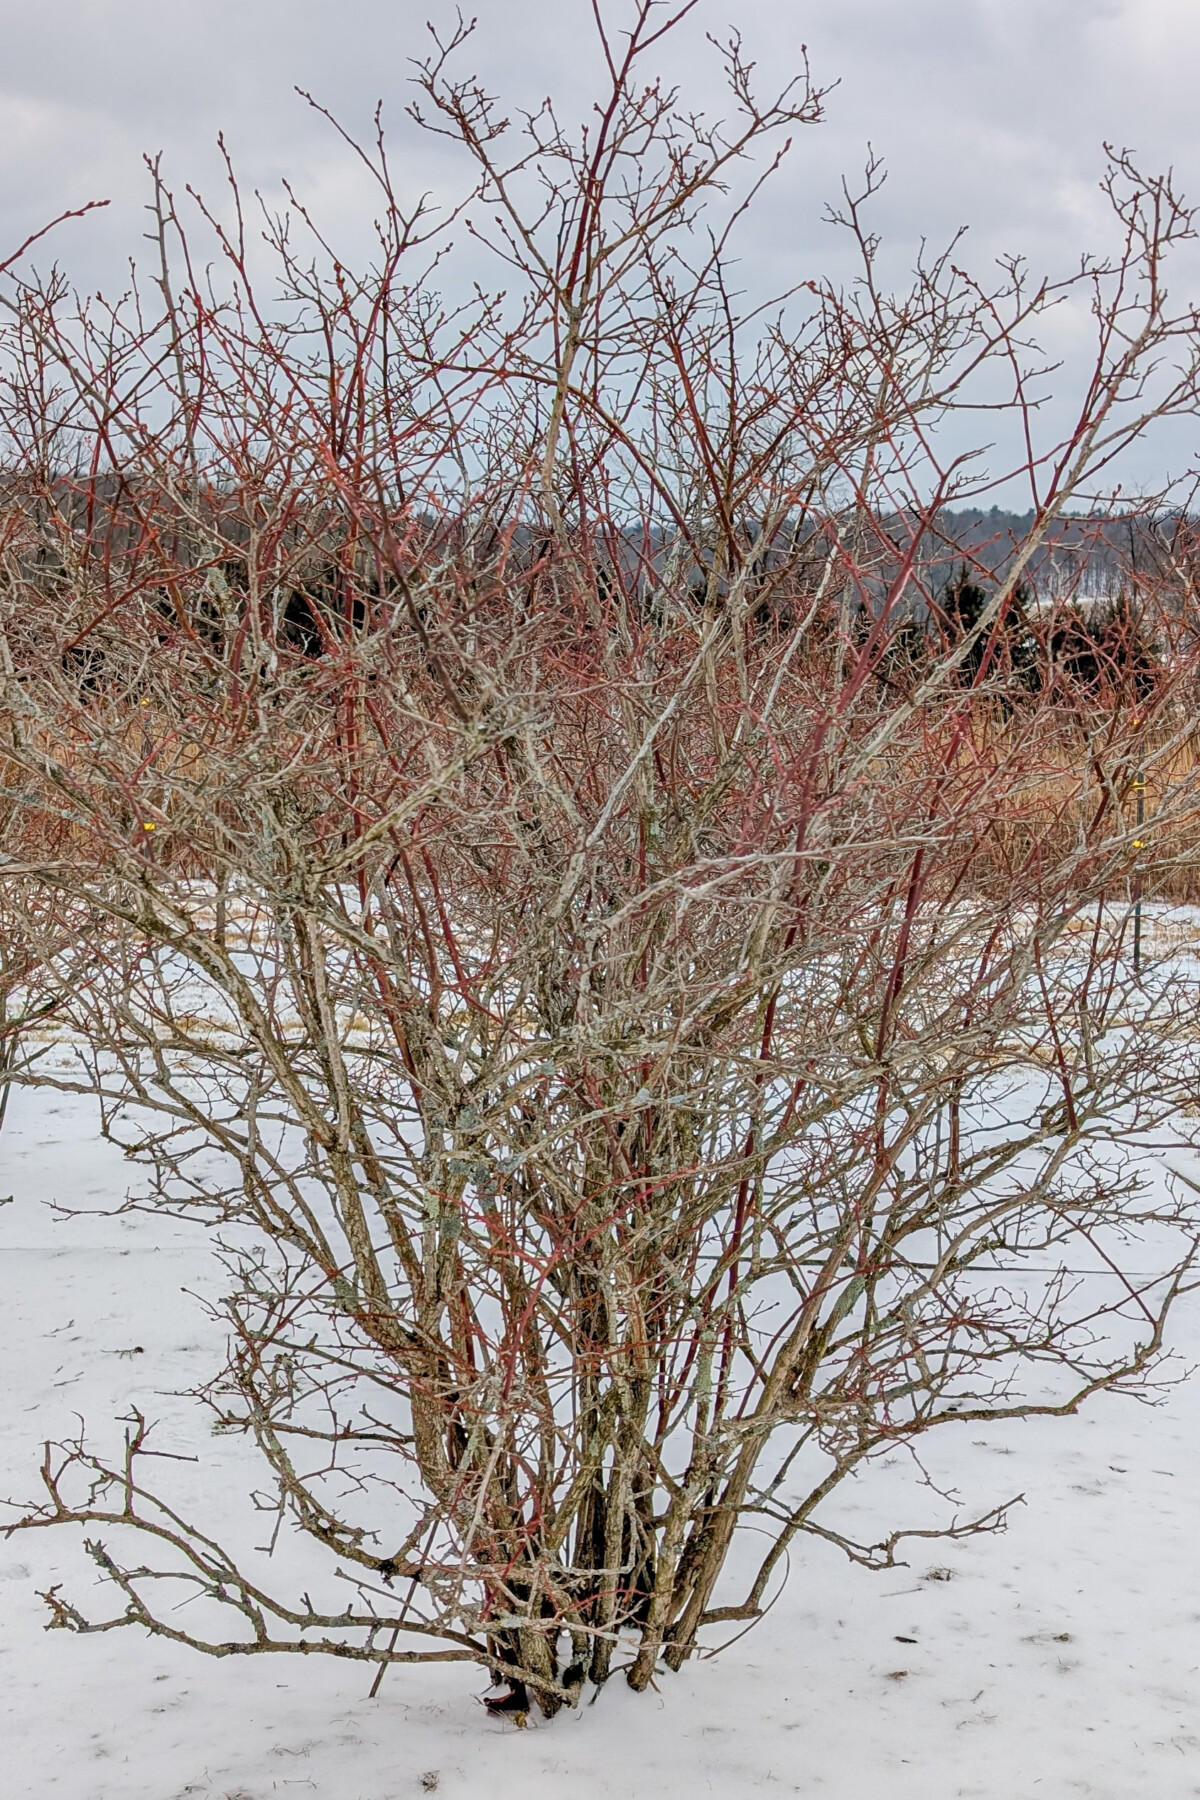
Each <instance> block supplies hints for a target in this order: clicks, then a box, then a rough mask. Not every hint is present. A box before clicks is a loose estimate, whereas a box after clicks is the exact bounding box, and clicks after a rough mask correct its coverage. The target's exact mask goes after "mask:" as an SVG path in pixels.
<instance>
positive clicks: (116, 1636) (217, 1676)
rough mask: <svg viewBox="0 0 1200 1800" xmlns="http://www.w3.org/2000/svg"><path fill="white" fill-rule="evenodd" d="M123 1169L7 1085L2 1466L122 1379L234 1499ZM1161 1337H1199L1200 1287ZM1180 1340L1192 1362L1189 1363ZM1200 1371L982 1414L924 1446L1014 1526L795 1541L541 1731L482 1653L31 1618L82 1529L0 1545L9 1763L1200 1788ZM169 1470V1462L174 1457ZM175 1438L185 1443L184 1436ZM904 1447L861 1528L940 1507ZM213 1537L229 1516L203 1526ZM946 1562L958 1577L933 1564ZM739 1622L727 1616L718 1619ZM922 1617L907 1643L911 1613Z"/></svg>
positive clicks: (70, 1776) (974, 1501)
mask: <svg viewBox="0 0 1200 1800" xmlns="http://www.w3.org/2000/svg"><path fill="white" fill-rule="evenodd" d="M128 1178H129V1171H128V1169H127V1167H126V1166H125V1165H124V1164H123V1162H122V1160H121V1158H120V1156H119V1154H118V1153H117V1152H116V1151H115V1150H113V1149H112V1148H111V1147H110V1146H107V1145H105V1144H104V1143H102V1142H101V1141H99V1140H98V1138H97V1135H96V1130H95V1123H94V1120H93V1117H92V1115H91V1113H90V1112H89V1110H88V1108H87V1107H86V1106H85V1105H83V1104H82V1103H80V1102H76V1101H72V1100H70V1099H64V1098H63V1097H60V1096H55V1095H54V1094H53V1093H40V1094H38V1093H25V1094H22V1093H14V1095H13V1097H12V1102H11V1107H10V1113H9V1120H8V1123H7V1125H6V1126H5V1129H4V1133H3V1135H2V1136H0V1196H3V1195H5V1194H8V1193H11V1194H12V1195H13V1200H12V1203H11V1204H9V1205H4V1206H0V1349H2V1355H3V1365H2V1366H3V1368H4V1370H5V1371H6V1375H7V1379H6V1381H5V1383H4V1386H3V1391H2V1392H0V1409H2V1418H3V1437H2V1443H3V1450H2V1453H0V1461H2V1463H3V1470H2V1473H0V1492H3V1493H5V1494H8V1495H10V1496H14V1497H18V1498H21V1499H26V1498H32V1497H33V1496H34V1494H35V1493H36V1488H37V1480H36V1474H37V1465H38V1461H39V1457H40V1444H41V1440H42V1438H43V1437H45V1436H48V1435H49V1436H60V1435H66V1434H69V1433H70V1432H71V1430H72V1429H73V1428H74V1426H75V1423H76V1419H77V1417H78V1416H85V1417H86V1418H87V1421H88V1425H89V1429H90V1432H91V1434H92V1435H93V1437H94V1438H95V1439H96V1441H97V1442H100V1443H108V1444H111V1443H113V1442H115V1441H117V1440H118V1438H119V1430H120V1427H119V1426H118V1425H116V1424H114V1421H115V1420H116V1419H118V1418H119V1416H120V1415H121V1414H123V1413H125V1412H127V1411H128V1408H129V1405H130V1403H131V1402H132V1403H136V1404H137V1405H139V1406H140V1407H141V1408H142V1409H143V1410H144V1411H145V1412H146V1413H147V1414H148V1415H149V1416H150V1417H152V1418H157V1419H159V1420H161V1421H162V1427H161V1432H162V1447H163V1448H168V1449H171V1450H173V1451H177V1452H182V1453H186V1452H188V1451H199V1452H200V1453H201V1454H202V1457H203V1462H202V1463H201V1464H198V1465H197V1466H196V1469H195V1474H194V1476H189V1477H188V1479H189V1481H190V1482H191V1483H192V1492H193V1493H194V1495H195V1505H194V1511H195V1514H196V1515H197V1517H204V1518H205V1519H206V1520H212V1521H214V1522H215V1523H216V1524H217V1525H218V1526H219V1525H221V1524H222V1521H224V1520H228V1522H229V1526H230V1530H231V1531H233V1532H235V1533H236V1532H237V1531H240V1530H242V1529H243V1528H244V1524H245V1518H246V1515H247V1512H248V1505H247V1501H246V1494H247V1492H248V1491H249V1489H250V1488H251V1487H252V1486H254V1484H255V1480H256V1470H255V1466H254V1459H253V1454H252V1452H249V1451H248V1450H247V1447H246V1446H245V1445H244V1444H242V1443H241V1442H239V1441H236V1440H229V1439H227V1438H212V1437H211V1436H210V1435H209V1431H208V1424H207V1417H206V1415H205V1414H204V1413H203V1412H202V1411H201V1409H200V1408H199V1407H198V1406H197V1405H196V1404H195V1403H194V1402H192V1401H190V1400H188V1399H187V1398H186V1397H181V1396H184V1395H185V1393H186V1390H187V1389H188V1388H189V1387H193V1386H195V1385H196V1384H197V1383H198V1382H199V1381H200V1380H201V1379H202V1377H203V1376H204V1375H205V1373H206V1372H207V1371H208V1369H209V1367H210V1366H211V1362H212V1359H213V1356H214V1351H215V1348H216V1344H215V1333H216V1331H217V1327H215V1326H214V1325H213V1323H212V1322H211V1321H210V1320H209V1319H208V1317H207V1316H206V1315H205V1312H204V1309H203V1306H202V1303H201V1299H200V1298H199V1297H198V1296H200V1295H202V1294H203V1292H204V1291H205V1289H206V1287H207V1288H208V1289H209V1290H210V1291H211V1289H212V1284H213V1282H214V1281H215V1279H216V1277H215V1274H214V1272H213V1270H212V1268H211V1265H210V1262H209V1256H208V1248H207V1245H206V1242H205V1240H204V1238H203V1236H202V1235H201V1236H199V1237H198V1238H197V1237H196V1236H194V1235H193V1234H191V1233H189V1231H188V1230H187V1229H186V1228H185V1227H183V1226H173V1225H169V1224H166V1223H164V1222H160V1221H156V1220H149V1219H142V1218H137V1219H131V1220H115V1219H112V1218H99V1217H97V1218H83V1219H80V1218H70V1219H58V1218H56V1217H55V1216H54V1215H53V1214H52V1212H51V1211H50V1208H49V1206H48V1204H47V1203H48V1202H52V1201H55V1200H59V1201H62V1202H64V1203H68V1204H70V1205H72V1206H89V1205H93V1206H95V1205H101V1204H105V1203H111V1202H113V1201H114V1200H117V1199H119V1198H120V1197H121V1196H122V1195H123V1194H124V1192H125V1190H126V1186H127V1182H128ZM1185 1307H1186V1308H1187V1309H1188V1310H1181V1311H1180V1313H1179V1314H1178V1315H1177V1320H1176V1327H1175V1340H1176V1348H1177V1349H1178V1351H1179V1353H1180V1356H1181V1358H1182V1363H1186V1362H1187V1360H1188V1359H1189V1357H1190V1358H1191V1359H1192V1360H1195V1361H1197V1362H1200V1306H1198V1304H1197V1302H1196V1301H1194V1300H1193V1301H1189V1302H1185ZM1181 1366H1182V1364H1181ZM1198 1427H1200V1377H1198V1378H1197V1379H1196V1380H1193V1381H1190V1382H1184V1383H1182V1384H1180V1385H1178V1386H1176V1387H1174V1388H1172V1389H1171V1390H1170V1391H1169V1392H1168V1393H1167V1395H1166V1397H1165V1399H1164V1400H1163V1402H1162V1404H1161V1405H1158V1406H1155V1407H1148V1406H1145V1405H1141V1404H1139V1403H1137V1402H1136V1401H1133V1400H1131V1399H1126V1398H1101V1399H1098V1400H1097V1401H1095V1402H1094V1403H1093V1404H1092V1405H1091V1406H1090V1407H1089V1408H1088V1409H1087V1410H1086V1411H1085V1412H1084V1413H1083V1415H1082V1416H1081V1417H1080V1418H1077V1419H1074V1420H1071V1419H1067V1420H1045V1419H1043V1420H1037V1421H1029V1422H1025V1423H1013V1424H1006V1425H1004V1426H996V1427H992V1428H989V1429H986V1430H981V1428H980V1427H979V1425H978V1424H964V1426H963V1427H962V1429H961V1431H958V1430H957V1429H956V1430H954V1431H946V1432H943V1433H942V1434H940V1437H939V1438H938V1439H930V1440H929V1442H928V1447H927V1450H923V1452H922V1454H923V1457H924V1459H925V1463H926V1468H927V1469H928V1471H929V1473H930V1475H931V1477H932V1478H934V1479H935V1480H936V1482H937V1484H938V1486H939V1487H941V1488H946V1487H952V1488H953V1489H954V1490H956V1491H957V1492H958V1493H961V1495H962V1497H963V1503H964V1505H970V1506H976V1507H981V1508H982V1507H986V1506H987V1505H991V1504H994V1503H996V1502H997V1501H1000V1500H1004V1499H1008V1498H1010V1497H1011V1496H1013V1495H1014V1494H1017V1493H1023V1494H1024V1496H1025V1502H1024V1504H1023V1505H1021V1506H1018V1507H1017V1508H1016V1509H1015V1510H1014V1512H1013V1514H1012V1517H1011V1522H1010V1526H1009V1529H1008V1531H1007V1533H1006V1534H1004V1535H1002V1536H988V1537H982V1538H975V1539H971V1540H968V1541H964V1542H957V1543H952V1544H946V1543H941V1542H937V1541H932V1542H923V1541H921V1540H919V1539H918V1540H915V1541H914V1542H913V1543H912V1544H911V1546H910V1548H909V1551H908V1553H907V1554H908V1558H909V1566H908V1567H906V1568H900V1569H895V1570H892V1571H889V1572H887V1573H884V1574H871V1573H868V1572H866V1571H864V1570H862V1569H859V1568H855V1567H853V1566H851V1565H849V1564H848V1563H847V1562H846V1561H845V1559H844V1558H843V1557H842V1556H841V1555H840V1553H839V1552H838V1551H836V1550H834V1549H833V1548H832V1547H830V1546H828V1545H825V1544H822V1543H820V1542H817V1541H816V1540H811V1539H810V1540H805V1541H804V1542H803V1543H802V1545H801V1547H800V1549H799V1551H798V1552H797V1553H796V1554H794V1556H793V1559H792V1568H791V1574H790V1579H789V1581H788V1583H787V1585H786V1587H785V1588H784V1590H783V1592H782V1594H781V1596H780V1597H779V1599H778V1601H777V1603H776V1605H775V1606H774V1608H773V1610H772V1611H771V1613H770V1614H769V1616H768V1617H767V1618H766V1619H765V1621H764V1622H763V1623H762V1624H761V1625H759V1626H758V1627H756V1628H755V1629H754V1630H753V1631H751V1632H749V1633H748V1634H746V1635H745V1636H743V1637H741V1638H740V1640H739V1641H738V1642H736V1643H735V1644H734V1645H733V1646H732V1647H731V1648H729V1649H728V1650H727V1652H726V1653H725V1654H723V1655H722V1656H720V1657H719V1658H715V1659H712V1660H707V1661H702V1662H699V1663H695V1664H692V1665H689V1666H688V1667H687V1668H685V1670H684V1671H683V1673H681V1674H680V1675H678V1676H671V1675H669V1674H665V1673H664V1674H663V1676H662V1677H661V1678H660V1681H659V1689H660V1691H659V1692H657V1693H650V1694H647V1695H645V1696H641V1697H639V1696H634V1695H632V1694H630V1693H629V1692H628V1690H627V1689H625V1687H624V1685H623V1684H622V1683H620V1682H619V1681H614V1682H612V1683H610V1685H609V1687H608V1688H607V1689H606V1690H605V1691H604V1692H603V1693H602V1694H601V1696H600V1697H599V1699H598V1700H597V1702H596V1703H595V1704H594V1705H586V1704H585V1705H584V1706H583V1707H582V1708H581V1709H580V1711H579V1712H578V1713H575V1714H564V1715H561V1716H560V1717H559V1718H558V1719H556V1720H555V1721H554V1722H553V1723H552V1724H550V1725H536V1724H531V1726H530V1727H529V1729H527V1730H526V1731H523V1732H521V1731H517V1730H516V1729H515V1728H514V1727H513V1726H512V1725H510V1724H506V1723H503V1722H499V1721H495V1720H492V1719H490V1718H488V1717H487V1716H486V1715H485V1713H484V1711H483V1708H482V1706H481V1705H480V1704H479V1702H478V1695H479V1694H480V1692H481V1691H482V1686H483V1683H482V1678H481V1676H480V1675H479V1673H478V1671H476V1670H474V1669H472V1668H470V1667H462V1668H456V1667H449V1668H443V1669H433V1670H421V1669H416V1670H414V1669H392V1670H390V1671H389V1672H388V1674H387V1676H386V1678H385V1680H384V1683H383V1687H382V1690H381V1692H380V1694H379V1697H378V1698H377V1699H375V1700H370V1699H368V1698H367V1689H368V1688H369V1686H370V1679H371V1674H370V1671H368V1670H363V1669H362V1668H359V1667H357V1666H354V1665H341V1664H338V1663H336V1662H334V1661H331V1660H327V1659H314V1660H313V1661H311V1662H309V1661H305V1662H300V1661H299V1660H296V1661H293V1660H291V1659H286V1660H285V1659H277V1658H246V1659H229V1660H226V1661H221V1662H215V1661H210V1660H208V1659H204V1658H200V1657H196V1656H194V1655H192V1654H191V1653H189V1652H187V1651H185V1650H181V1649H178V1650H177V1649H176V1648H175V1647H174V1646H171V1645H168V1644H163V1643H161V1642H157V1641H155V1640H151V1639H147V1638H145V1637H144V1636H142V1635H141V1634H138V1633H135V1632H133V1631H118V1632H113V1633H109V1634H107V1635H104V1636H94V1637H75V1636H72V1635H69V1634H67V1633H65V1632H51V1633H46V1632H45V1631H44V1630H43V1629H42V1627H43V1624H44V1620H45V1617H46V1614H45V1609H44V1607H43V1606H42V1605H41V1603H40V1602H39V1601H38V1600H37V1598H36V1595H35V1589H36V1588H38V1587H45V1586H46V1585H48V1584H49V1583H50V1582H55V1581H61V1582H62V1583H63V1584H64V1589H65V1591H66V1592H67V1593H68V1594H70V1595H73V1596H75V1597H77V1598H78V1597H84V1598H85V1599H87V1600H90V1599H91V1598H92V1597H93V1596H92V1565H91V1564H90V1563H89V1562H88V1561H87V1559H86V1558H85V1557H84V1556H83V1554H82V1550H81V1547H80V1545H79V1543H78V1541H77V1540H74V1539H72V1538H71V1537H70V1536H69V1535H58V1534H49V1533H47V1534H25V1535H23V1536H20V1537H16V1538H12V1539H10V1540H8V1541H7V1542H4V1541H0V1689H2V1692H3V1713H4V1723H3V1732H4V1738H3V1741H4V1746H5V1750H6V1753H7V1754H6V1762H7V1776H6V1778H5V1780H4V1792H5V1793H6V1794H7V1795H9V1796H12V1800H18V1797H25V1796H28V1797H30V1800H42V1797H43V1796H46V1797H50V1796H58V1795H62V1796H69V1797H70V1800H176V1797H180V1800H182V1797H183V1796H185V1795H191V1796H197V1797H198V1800H209V1797H211V1800H260V1797H261V1800H265V1797H266V1796H269V1795H278V1796H286V1795H295V1796H297V1797H302V1796H305V1795H312V1796H320V1797H321V1800H403V1797H404V1796H407V1795H417V1794H422V1793H425V1792H429V1791H436V1792H437V1793H438V1794H440V1795H445V1796H447V1797H449V1800H477V1797H478V1800H483V1797H484V1796H486V1797H487V1800H517V1797H518V1796H520V1800H600V1797H601V1796H605V1797H607V1796H618V1795H619V1796H622V1797H623V1800H695V1797H696V1796H703V1795H708V1794H712V1795H715V1796H718V1797H720V1800H742V1796H750V1795H756V1796H758V1795H770V1794H775V1793H778V1794H781V1795H785V1794H804V1795H814V1796H817V1795H819V1796H824V1797H826V1800H860V1797H862V1800H865V1797H867V1796H875V1795H880V1796H886V1800H910V1797H911V1800H917V1797H918V1796H919V1797H920V1800H949V1797H951V1796H973V1797H978V1800H1034V1797H1036V1796H1039V1795H1047V1796H1050V1795H1053V1796H1055V1797H1056V1800H1058V1797H1061V1796H1075V1795H1093V1796H1100V1797H1104V1800H1130V1797H1131V1796H1134V1795H1142V1794H1145V1795H1153V1796H1155V1800H1174V1797H1175V1796H1184V1795H1200V1717H1198V1716H1197V1709H1198V1707H1200V1682H1198V1680H1197V1672H1198V1669H1200V1551H1198V1548H1197V1545H1198V1541H1200V1538H1198V1533H1197V1529H1196V1522H1197V1520H1198V1519H1200V1429H1198ZM173 1467H178V1465H173ZM187 1467H188V1468H190V1465H187ZM944 1510H945V1509H944V1506H942V1505H941V1504H940V1503H939V1502H938V1501H937V1499H936V1496H935V1495H933V1494H931V1493H930V1492H929V1490H928V1489H927V1488H925V1487H924V1486H922V1484H921V1479H920V1472H919V1471H918V1470H916V1469H915V1468H914V1466H913V1464H912V1462H911V1460H910V1459H908V1458H906V1457H903V1456H897V1457H895V1458H893V1459H892V1461H891V1462H890V1463H889V1464H888V1465H885V1466H881V1467H879V1468H876V1469H875V1470H873V1471H871V1472H870V1473H869V1474H867V1475H866V1476H864V1477H863V1478H862V1479H861V1480H859V1481H858V1482H857V1483H856V1484H854V1486H853V1487H852V1488H851V1489H850V1491H849V1492H848V1494H847V1497H846V1500H845V1502H844V1504H843V1506H842V1512H841V1522H842V1523H844V1524H845V1525H846V1527H847V1528H848V1529H849V1530H851V1531H853V1532H854V1534H855V1535H856V1536H863V1535H872V1534H873V1533H874V1532H876V1531H877V1530H878V1528H880V1527H884V1528H887V1529H891V1528H893V1527H895V1526H896V1525H897V1524H908V1523H912V1524H914V1525H922V1524H926V1523H929V1522H930V1521H931V1519H932V1518H933V1517H934V1516H935V1514H937V1513H939V1512H944ZM218 1535H220V1532H218ZM947 1575H948V1576H949V1578H948V1579H947V1578H945V1577H946V1576H947ZM736 1629H737V1628H736V1627H734V1628H731V1631H730V1635H731V1636H732V1635H733V1634H734V1632H735V1631H736ZM909 1640H911V1641H909Z"/></svg>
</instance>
